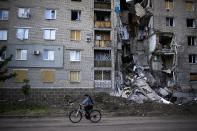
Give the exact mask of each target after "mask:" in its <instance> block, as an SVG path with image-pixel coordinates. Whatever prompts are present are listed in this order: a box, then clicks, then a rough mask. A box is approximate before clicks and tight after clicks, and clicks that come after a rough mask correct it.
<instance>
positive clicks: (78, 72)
mask: <svg viewBox="0 0 197 131" xmlns="http://www.w3.org/2000/svg"><path fill="white" fill-rule="evenodd" d="M71 72H77V80H76V81H72V80H71ZM69 75H70V82H80V80H81V71H77V70H72V71H70V74H69ZM78 78H79V80H78Z"/></svg>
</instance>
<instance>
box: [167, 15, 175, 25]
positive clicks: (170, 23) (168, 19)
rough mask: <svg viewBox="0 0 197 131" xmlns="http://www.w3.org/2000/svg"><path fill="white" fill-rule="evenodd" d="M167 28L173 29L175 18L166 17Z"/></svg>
mask: <svg viewBox="0 0 197 131" xmlns="http://www.w3.org/2000/svg"><path fill="white" fill-rule="evenodd" d="M166 26H169V27H173V26H174V18H172V17H166Z"/></svg>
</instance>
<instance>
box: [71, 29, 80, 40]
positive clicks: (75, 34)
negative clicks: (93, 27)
mask: <svg viewBox="0 0 197 131" xmlns="http://www.w3.org/2000/svg"><path fill="white" fill-rule="evenodd" d="M70 39H71V40H81V32H80V31H78V30H71V37H70Z"/></svg>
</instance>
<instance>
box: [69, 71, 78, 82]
mask: <svg viewBox="0 0 197 131" xmlns="http://www.w3.org/2000/svg"><path fill="white" fill-rule="evenodd" d="M70 81H71V82H80V71H70Z"/></svg>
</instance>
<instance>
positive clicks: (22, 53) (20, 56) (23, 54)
mask: <svg viewBox="0 0 197 131" xmlns="http://www.w3.org/2000/svg"><path fill="white" fill-rule="evenodd" d="M16 60H27V50H23V49H17V50H16Z"/></svg>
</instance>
